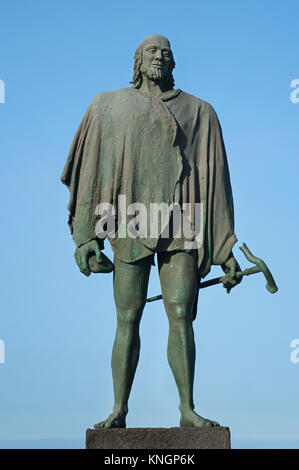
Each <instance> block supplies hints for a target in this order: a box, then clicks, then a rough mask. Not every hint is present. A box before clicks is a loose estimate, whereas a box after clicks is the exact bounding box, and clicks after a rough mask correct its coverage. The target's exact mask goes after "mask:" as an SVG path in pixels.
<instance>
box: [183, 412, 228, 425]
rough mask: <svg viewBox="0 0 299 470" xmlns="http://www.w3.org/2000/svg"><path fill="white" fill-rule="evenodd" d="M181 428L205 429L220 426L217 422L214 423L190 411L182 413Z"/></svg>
mask: <svg viewBox="0 0 299 470" xmlns="http://www.w3.org/2000/svg"><path fill="white" fill-rule="evenodd" d="M180 426H182V427H196V428H205V427H214V426H220V424H219V423H217V421H212V420H211V419H207V418H203V417H202V416H199V415H198V414H197V413H195V411H188V412H186V413H182V416H181V420H180Z"/></svg>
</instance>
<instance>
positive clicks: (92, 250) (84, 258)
mask: <svg viewBox="0 0 299 470" xmlns="http://www.w3.org/2000/svg"><path fill="white" fill-rule="evenodd" d="M94 254H95V255H96V260H97V262H98V263H101V261H102V253H101V250H100V248H99V245H98V242H97V241H96V240H90V241H89V242H87V243H85V244H84V245H81V246H80V247H79V248H76V251H75V260H76V263H77V265H78V267H79V269H80V271H81V273H83V274H85V276H89V275H90V269H89V265H88V259H89V258H90V256H92V255H94Z"/></svg>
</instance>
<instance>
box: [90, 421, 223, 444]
mask: <svg viewBox="0 0 299 470" xmlns="http://www.w3.org/2000/svg"><path fill="white" fill-rule="evenodd" d="M86 449H114V450H117V449H230V431H229V428H226V427H222V426H219V427H215V428H128V429H87V431H86Z"/></svg>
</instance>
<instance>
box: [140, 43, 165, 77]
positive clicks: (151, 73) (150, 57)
mask: <svg viewBox="0 0 299 470" xmlns="http://www.w3.org/2000/svg"><path fill="white" fill-rule="evenodd" d="M142 45H143V47H142V65H141V68H140V71H141V73H142V74H143V75H145V76H146V77H148V78H150V79H151V80H163V79H164V78H165V77H166V76H167V74H168V72H169V69H170V67H171V63H172V53H171V49H170V44H169V42H168V40H167V39H166V38H164V37H163V36H159V35H157V34H153V35H151V36H148V37H147V38H146V39H144V41H143V43H142Z"/></svg>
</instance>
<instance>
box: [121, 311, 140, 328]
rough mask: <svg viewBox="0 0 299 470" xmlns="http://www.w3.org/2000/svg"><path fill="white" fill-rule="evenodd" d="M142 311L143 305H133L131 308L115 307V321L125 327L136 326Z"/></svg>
mask: <svg viewBox="0 0 299 470" xmlns="http://www.w3.org/2000/svg"><path fill="white" fill-rule="evenodd" d="M142 311H143V305H138V306H137V305H135V306H134V307H131V308H120V307H117V322H118V324H119V325H123V326H127V327H133V328H134V327H138V326H139V323H140V319H141V315H142Z"/></svg>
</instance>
